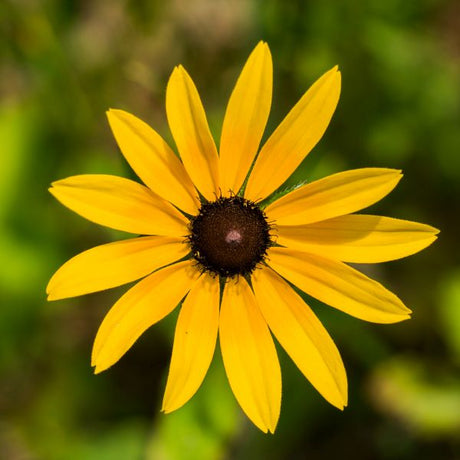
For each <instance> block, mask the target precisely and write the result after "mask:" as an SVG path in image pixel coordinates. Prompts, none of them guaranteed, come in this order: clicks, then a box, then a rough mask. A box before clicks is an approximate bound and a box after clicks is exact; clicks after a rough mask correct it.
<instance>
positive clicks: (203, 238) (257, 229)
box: [188, 196, 272, 277]
mask: <svg viewBox="0 0 460 460" xmlns="http://www.w3.org/2000/svg"><path fill="white" fill-rule="evenodd" d="M189 228H190V234H189V236H188V242H189V244H190V248H191V251H192V255H193V257H194V258H195V259H196V260H197V262H198V263H199V265H200V266H201V268H202V270H203V271H207V272H209V273H211V274H214V275H220V276H225V277H232V276H236V275H248V274H250V273H252V271H253V270H254V269H255V268H256V266H257V264H258V263H260V262H262V261H263V259H264V257H265V255H266V253H267V249H268V248H269V247H270V246H271V244H272V240H271V238H270V225H269V224H268V222H267V219H266V217H265V214H264V212H263V211H262V210H261V209H260V208H259V207H258V206H257V205H256V204H255V203H253V202H252V201H249V200H246V199H245V198H241V197H238V196H232V197H230V198H218V199H217V200H216V201H212V202H208V203H205V204H203V205H202V206H201V209H200V212H199V214H198V215H197V216H195V217H192V218H191V220H190V226H189Z"/></svg>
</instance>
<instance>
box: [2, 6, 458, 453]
mask: <svg viewBox="0 0 460 460" xmlns="http://www.w3.org/2000/svg"><path fill="white" fill-rule="evenodd" d="M459 29H460V8H459V4H458V2H456V1H455V0H420V1H417V2H407V1H403V0H387V1H381V0H369V1H368V2H359V1H357V0H347V1H344V2H336V1H334V0H327V1H326V0H325V1H322V2H314V1H303V0H293V1H290V2H283V1H276V0H267V1H262V0H188V1H186V0H173V1H170V2H162V1H147V0H142V1H132V0H123V1H111V0H101V1H96V2H90V1H83V0H81V1H76V0H73V1H72V0H64V1H63V0H41V1H40V0H3V1H2V2H1V3H0V34H1V35H0V38H1V39H0V59H1V68H0V92H1V102H0V139H1V167H0V258H1V264H0V299H1V305H0V373H1V379H0V458H2V459H3V458H4V459H7V460H16V459H44V460H61V459H64V460H67V459H70V460H72V459H78V460H86V459H98V460H101V459H102V460H104V459H107V460H109V459H110V460H117V459H120V460H126V459H152V460H156V459H165V460H169V459H171V460H175V459H202V460H207V459H257V458H263V459H285V458H296V459H297V458H298V459H303V458H308V459H310V460H314V459H329V458H360V459H419V458H430V459H453V458H460V446H459V444H460V434H459V433H460V373H459V370H460V339H459V338H460V276H459V274H460V271H459V270H460V268H459V260H458V249H457V237H458V228H459V217H460V212H459V206H458V205H459V196H460V194H459V192H460V190H459V189H460V155H459V152H460V134H459V122H460V116H459V115H460V65H459V64H460V38H459V37H460V35H459V33H458V30H459ZM260 39H264V40H266V41H268V43H269V45H270V48H271V51H272V54H273V58H274V65H275V88H274V99H273V110H272V114H271V117H270V120H269V126H268V129H267V133H269V132H271V131H272V130H273V128H274V127H275V126H276V125H277V124H278V123H279V121H281V119H282V118H283V116H284V114H286V113H287V111H288V110H289V108H290V107H291V106H292V105H293V104H294V103H295V102H296V100H297V99H298V98H299V97H300V96H301V95H302V93H303V92H304V91H305V90H306V89H307V88H308V86H309V85H310V84H311V83H312V82H313V81H314V80H315V79H316V78H318V77H319V76H320V75H321V74H322V73H323V72H324V71H325V70H327V69H328V68H330V67H332V66H333V65H335V64H336V63H338V64H339V65H340V67H341V70H342V74H343V91H342V97H341V102H340V104H339V108H338V110H337V112H336V114H335V116H334V119H333V122H332V123H331V126H330V128H329V129H328V131H327V133H326V135H325V136H324V139H323V140H322V141H321V142H320V144H319V145H318V146H317V147H316V149H315V150H314V152H312V153H311V154H310V155H309V157H308V159H307V161H306V162H305V163H304V164H303V165H302V166H301V167H299V169H298V170H297V171H296V173H295V174H294V176H293V178H292V179H291V181H290V184H293V183H296V182H298V181H300V180H305V179H308V180H312V179H315V178H318V177H321V176H324V175H325V174H329V173H332V172H336V171H340V170H343V169H346V168H354V167H364V166H383V167H394V168H401V169H403V170H404V172H405V178H404V180H403V181H402V183H401V184H400V186H399V187H398V189H397V190H396V191H395V192H393V193H392V195H390V196H389V197H387V198H386V199H385V200H384V202H383V203H381V204H379V205H376V206H374V207H373V208H372V210H371V212H375V213H383V214H386V215H390V216H394V217H400V218H407V219H410V220H419V221H423V222H426V223H429V224H432V225H434V226H436V227H438V228H440V229H441V230H442V232H441V235H440V239H439V241H438V242H437V243H436V244H435V245H433V246H432V247H430V248H429V249H427V250H426V251H424V252H423V253H421V254H419V255H416V256H413V257H411V258H409V259H407V260H403V261H397V262H391V263H387V264H382V265H379V266H369V267H362V268H363V270H365V271H367V272H369V273H371V274H372V275H373V276H375V277H376V278H378V279H379V280H381V281H382V282H384V283H385V284H386V285H387V286H388V287H390V288H391V289H392V290H394V291H395V292H397V293H398V295H399V296H400V297H401V298H402V299H403V300H404V301H405V302H406V304H407V305H409V306H410V307H412V308H413V310H414V315H413V319H412V320H411V321H409V322H405V323H402V324H398V325H390V326H379V325H374V324H366V323H363V322H359V321H358V320H355V319H352V318H349V317H347V316H346V315H343V314H341V313H339V312H337V311H332V309H329V308H326V307H324V306H322V305H318V304H317V303H315V302H314V301H311V303H312V305H313V307H314V308H315V310H316V311H317V313H318V315H319V316H320V318H321V319H322V320H323V321H324V323H325V325H326V327H327V328H328V330H329V331H330V333H331V335H332V336H333V337H334V339H335V341H336V343H337V344H338V346H339V348H340V350H341V352H342V354H343V358H344V361H345V364H346V367H347V371H348V376H349V381H350V404H349V407H348V408H347V409H346V410H345V411H344V412H343V413H341V412H339V411H337V410H335V409H334V408H332V407H329V406H328V404H327V403H326V402H325V401H323V400H322V398H321V397H320V396H319V395H318V394H317V393H316V392H315V391H314V390H313V389H312V387H311V386H310V384H309V383H307V382H306V381H305V380H304V379H303V377H302V376H301V375H300V373H299V372H298V371H297V369H296V368H295V366H294V365H293V364H292V363H291V362H290V361H289V359H287V358H286V356H285V354H284V352H283V351H282V350H280V358H281V361H282V368H283V387H284V396H283V407H282V413H281V420H280V423H279V427H278V430H277V432H276V434H275V435H274V436H266V435H263V434H262V433H260V432H259V431H258V430H257V429H256V428H255V427H254V426H252V425H251V424H250V423H249V422H248V421H247V420H246V419H245V417H244V415H243V414H242V413H241V411H240V410H239V408H238V407H237V404H236V402H235V400H234V398H233V395H232V394H231V392H230V389H229V388H228V384H227V382H226V378H225V374H224V371H223V368H222V363H221V359H220V355H219V352H218V351H217V353H216V357H215V359H214V362H213V365H212V368H211V370H210V372H209V375H208V376H207V378H206V381H205V383H204V385H203V388H202V389H200V391H199V392H198V394H197V395H196V397H195V398H193V400H192V401H191V402H190V403H188V404H187V405H186V406H185V407H184V408H183V409H181V410H180V411H178V412H177V413H174V414H171V415H168V416H165V415H162V414H160V413H159V407H160V403H161V398H162V391H163V389H164V382H165V378H166V373H167V368H168V360H169V355H170V352H171V341H172V335H173V330H174V323H175V317H171V318H168V319H166V320H165V321H163V322H162V323H161V324H160V325H158V326H156V327H154V328H153V330H151V331H149V332H148V333H146V334H145V335H144V336H143V337H142V338H141V340H140V341H139V342H138V343H137V344H136V345H135V346H134V347H133V349H132V350H131V351H130V352H129V353H128V354H127V355H126V356H125V357H124V358H123V359H122V360H121V361H120V363H119V364H117V366H115V367H114V368H112V369H110V370H108V371H107V372H105V373H104V374H102V375H100V376H94V375H93V374H92V371H91V368H90V366H89V357H90V349H91V344H92V339H93V337H94V335H95V332H96V330H97V327H98V324H99V322H100V321H101V319H102V318H103V316H104V313H105V312H106V311H107V310H108V308H109V307H110V305H111V304H112V303H113V302H114V301H115V299H116V298H117V297H118V296H119V295H120V293H121V292H124V288H121V289H116V290H113V291H110V292H104V293H98V294H93V295H89V296H86V297H83V298H78V299H72V300H68V301H61V302H56V303H49V304H48V303H47V302H46V300H45V286H46V283H47V280H48V279H49V277H50V275H51V274H52V273H53V271H54V270H56V269H57V268H58V266H59V265H60V264H62V263H63V262H64V261H65V260H67V259H68V258H70V257H71V256H73V255H75V254H77V253H78V252H80V251H81V250H84V249H87V248H89V247H92V246H94V245H97V244H100V243H102V242H107V241H111V240H115V239H117V238H119V236H120V234H119V233H118V232H114V231H110V230H107V229H104V228H100V227H97V226H96V225H93V224H91V223H89V222H86V221H84V220H83V219H81V218H79V217H78V216H76V215H73V214H71V213H70V212H68V211H67V210H66V209H64V208H63V207H62V206H60V205H59V204H58V203H57V202H55V201H54V200H53V199H52V197H51V196H50V195H49V194H48V193H47V187H48V185H49V183H50V182H52V181H53V180H56V179H59V178H63V177H66V176H69V175H74V174H81V173H112V174H119V175H124V176H133V175H132V172H131V171H130V170H129V169H128V167H127V165H126V164H125V162H124V160H123V158H122V157H121V155H120V154H119V152H118V151H117V147H116V145H115V142H114V140H113V139H112V137H111V134H110V132H109V128H108V125H107V123H106V120H105V115H104V112H105V110H106V109H107V108H109V107H116V108H122V109H126V110H128V111H130V112H132V113H135V114H137V115H138V116H140V117H141V118H143V119H145V120H147V121H149V122H150V123H151V124H152V125H153V126H154V127H155V128H156V129H157V130H158V131H159V132H160V133H161V134H162V135H163V136H164V137H165V138H166V139H168V140H169V141H171V136H170V134H169V131H168V128H167V125H166V117H165V114H164V93H165V87H166V82H167V79H168V75H169V73H170V72H171V70H172V68H173V67H174V65H176V64H178V63H182V64H184V66H185V67H186V68H187V69H188V70H189V72H190V73H191V75H192V76H193V78H194V80H195V82H196V84H197V86H198V88H199V90H200V92H201V95H202V98H203V100H204V104H205V106H206V109H207V113H208V117H209V120H210V124H211V128H212V130H213V132H214V133H215V137H216V139H218V138H219V134H220V125H221V122H222V118H223V113H224V110H225V104H226V101H227V99H228V96H229V94H230V91H231V89H232V87H233V84H234V81H235V79H236V77H237V75H238V72H239V70H240V68H241V66H242V65H243V63H244V61H245V59H246V57H247V55H248V54H249V52H250V50H251V49H252V48H253V47H254V45H255V44H256V43H257V41H259V40H260Z"/></svg>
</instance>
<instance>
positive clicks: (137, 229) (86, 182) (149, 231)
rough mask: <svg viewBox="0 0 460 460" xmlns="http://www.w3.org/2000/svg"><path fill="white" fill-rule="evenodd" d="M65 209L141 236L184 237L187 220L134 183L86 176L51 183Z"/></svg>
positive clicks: (105, 176)
mask: <svg viewBox="0 0 460 460" xmlns="http://www.w3.org/2000/svg"><path fill="white" fill-rule="evenodd" d="M50 192H51V193H52V194H53V195H54V197H55V198H57V199H58V200H59V201H60V202H61V203H62V204H63V205H64V206H67V207H68V208H69V209H71V210H72V211H74V212H76V213H77V214H80V216H83V217H84V218H85V219H88V220H90V221H92V222H95V223H96V224H100V225H104V226H106V227H110V228H114V229H116V230H122V231H125V232H130V233H136V234H141V235H164V236H183V235H186V234H187V222H188V221H187V219H186V218H185V217H184V216H183V215H182V214H181V213H180V212H179V211H177V209H176V208H175V207H174V206H172V205H171V204H170V203H168V202H167V201H165V200H163V199H161V198H160V197H159V196H157V195H155V194H154V193H152V192H151V191H150V190H149V189H148V188H147V187H144V186H143V185H141V184H138V183H137V182H133V181H131V180H128V179H124V178H122V177H117V176H108V175H103V174H87V175H81V176H72V177H68V178H67V179H62V180H59V181H56V182H53V183H52V187H51V188H50Z"/></svg>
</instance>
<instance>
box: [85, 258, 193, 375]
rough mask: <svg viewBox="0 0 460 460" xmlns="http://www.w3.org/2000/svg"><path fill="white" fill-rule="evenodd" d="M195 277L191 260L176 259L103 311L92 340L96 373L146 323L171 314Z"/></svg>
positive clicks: (125, 347)
mask: <svg viewBox="0 0 460 460" xmlns="http://www.w3.org/2000/svg"><path fill="white" fill-rule="evenodd" d="M198 277H199V272H198V271H197V270H196V269H195V268H194V267H193V262H192V261H185V262H179V263H177V264H174V265H170V266H169V267H166V268H163V269H161V270H158V271H156V272H155V273H153V274H152V275H150V276H148V277H147V278H144V279H143V280H142V281H140V282H139V283H137V284H136V285H135V286H134V287H133V288H131V289H130V290H129V291H128V292H126V294H125V295H124V296H123V297H121V298H120V299H119V300H118V302H117V303H115V305H114V306H113V307H112V308H111V309H110V311H109V312H108V313H107V315H106V317H105V318H104V321H102V324H101V326H100V327H99V330H98V331H97V335H96V340H95V341H94V346H93V354H92V365H93V366H96V370H95V372H96V373H99V372H102V371H104V370H105V369H107V368H108V367H110V366H112V365H113V364H115V363H116V362H117V361H118V360H119V359H120V358H121V357H122V356H123V355H124V354H125V353H126V352H127V351H128V350H129V349H130V348H131V346H132V345H133V344H134V342H135V341H136V340H137V339H138V338H139V337H140V336H141V335H142V333H143V332H144V331H145V330H147V329H148V328H149V327H150V326H152V325H153V324H155V323H157V322H158V321H160V320H161V319H163V318H164V317H165V316H166V315H168V314H169V313H171V311H172V310H174V308H175V307H176V306H177V304H178V303H179V302H180V301H181V300H182V298H183V297H184V296H185V295H186V294H187V292H188V291H189V290H190V289H191V288H192V287H193V284H194V283H195V282H196V280H197V279H198Z"/></svg>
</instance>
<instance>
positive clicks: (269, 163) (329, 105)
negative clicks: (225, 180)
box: [245, 66, 340, 201]
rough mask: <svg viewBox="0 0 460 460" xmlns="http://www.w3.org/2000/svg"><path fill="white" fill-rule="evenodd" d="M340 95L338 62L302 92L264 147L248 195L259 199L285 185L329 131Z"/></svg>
mask: <svg viewBox="0 0 460 460" xmlns="http://www.w3.org/2000/svg"><path fill="white" fill-rule="evenodd" d="M339 95H340V72H338V70H337V66H336V67H334V68H333V69H331V70H329V71H328V72H326V73H325V74H324V75H323V76H322V77H321V78H320V79H318V80H317V81H316V82H315V83H314V84H313V86H311V88H310V89H309V90H308V91H307V92H306V93H305V94H304V95H303V96H302V98H301V99H300V100H299V102H298V103H297V104H296V105H295V106H294V107H293V109H292V110H291V111H290V112H289V113H288V115H287V116H286V118H285V119H284V120H283V121H282V122H281V124H280V125H279V126H278V128H277V129H276V130H275V132H274V133H273V134H272V135H271V136H270V138H269V139H268V140H267V142H266V143H265V145H264V146H263V147H262V150H261V151H260V154H259V156H258V158H257V160H256V163H255V165H254V169H253V170H252V172H251V175H250V177H249V180H248V184H247V187H246V191H245V197H246V198H248V199H250V200H253V201H258V200H262V199H264V198H265V197H267V196H268V195H270V193H272V192H273V191H275V190H276V189H277V188H278V187H279V186H280V185H282V184H283V183H284V182H285V181H286V179H287V178H288V177H289V176H290V175H291V174H292V173H293V172H294V170H295V169H296V168H297V166H299V165H300V163H301V162H302V160H303V159H304V158H305V157H306V156H307V155H308V154H309V153H310V151H311V150H312V149H313V147H314V146H315V145H316V144H317V143H318V142H319V140H320V139H321V137H322V136H323V134H324V132H325V131H326V128H327V126H328V125H329V122H330V121H331V118H332V115H333V113H334V111H335V108H336V107H337V103H338V101H339Z"/></svg>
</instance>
